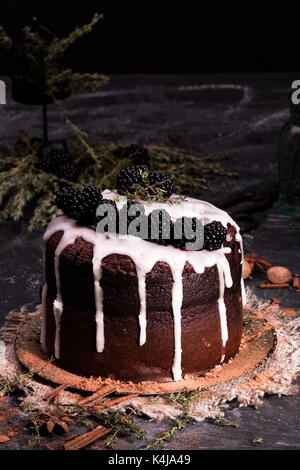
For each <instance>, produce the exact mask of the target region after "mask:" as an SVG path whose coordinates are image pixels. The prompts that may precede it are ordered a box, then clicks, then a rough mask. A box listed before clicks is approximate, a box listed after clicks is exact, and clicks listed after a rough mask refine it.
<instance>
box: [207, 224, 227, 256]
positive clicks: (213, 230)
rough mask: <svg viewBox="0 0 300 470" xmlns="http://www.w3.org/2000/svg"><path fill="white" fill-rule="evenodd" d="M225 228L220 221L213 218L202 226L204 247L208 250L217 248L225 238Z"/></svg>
mask: <svg viewBox="0 0 300 470" xmlns="http://www.w3.org/2000/svg"><path fill="white" fill-rule="evenodd" d="M226 232H227V229H226V228H225V227H224V226H223V225H222V223H221V222H217V221H216V220H213V221H212V222H210V223H209V224H207V225H205V226H204V248H205V249H206V250H208V251H212V250H219V248H221V246H222V244H223V242H224V241H225V239H226Z"/></svg>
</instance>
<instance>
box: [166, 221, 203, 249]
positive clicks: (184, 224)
mask: <svg viewBox="0 0 300 470" xmlns="http://www.w3.org/2000/svg"><path fill="white" fill-rule="evenodd" d="M199 222H201V221H199ZM199 222H198V224H199ZM196 228H197V218H196V217H182V218H181V219H177V220H176V222H175V224H174V234H173V245H174V246H175V247H176V248H180V249H181V250H187V249H188V248H187V246H186V244H187V243H195V242H196V236H193V237H191V238H189V237H188V236H187V234H188V233H189V231H192V232H195V231H196ZM199 242H201V240H199ZM195 249H197V248H196V247H195ZM199 249H202V246H201V247H200V248H198V250H199Z"/></svg>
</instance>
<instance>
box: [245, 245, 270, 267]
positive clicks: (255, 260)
mask: <svg viewBox="0 0 300 470" xmlns="http://www.w3.org/2000/svg"><path fill="white" fill-rule="evenodd" d="M244 259H245V260H246V261H248V263H249V264H250V266H251V270H252V271H253V270H254V269H255V270H256V271H266V270H267V269H269V268H271V266H272V264H270V263H268V262H267V261H265V260H264V258H263V256H256V255H255V253H254V250H252V251H251V253H250V255H245V256H244Z"/></svg>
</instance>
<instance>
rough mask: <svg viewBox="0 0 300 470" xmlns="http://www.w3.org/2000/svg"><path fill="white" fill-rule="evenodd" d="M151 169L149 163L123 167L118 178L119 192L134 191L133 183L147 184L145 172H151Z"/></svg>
mask: <svg viewBox="0 0 300 470" xmlns="http://www.w3.org/2000/svg"><path fill="white" fill-rule="evenodd" d="M149 172H150V170H149V168H148V166H147V165H133V166H128V167H127V168H123V170H121V171H120V173H119V175H118V179H117V190H118V193H119V194H126V193H127V192H129V193H130V192H132V191H133V185H134V184H139V185H140V186H143V187H144V186H145V182H144V180H143V177H142V175H143V173H144V174H145V173H147V174H149Z"/></svg>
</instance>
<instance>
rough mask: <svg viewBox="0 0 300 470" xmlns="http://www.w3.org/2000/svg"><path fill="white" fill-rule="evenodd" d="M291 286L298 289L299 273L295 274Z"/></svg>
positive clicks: (299, 282) (299, 284)
mask: <svg viewBox="0 0 300 470" xmlns="http://www.w3.org/2000/svg"><path fill="white" fill-rule="evenodd" d="M293 287H295V288H296V289H300V278H299V274H295V277H294V280H293Z"/></svg>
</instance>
